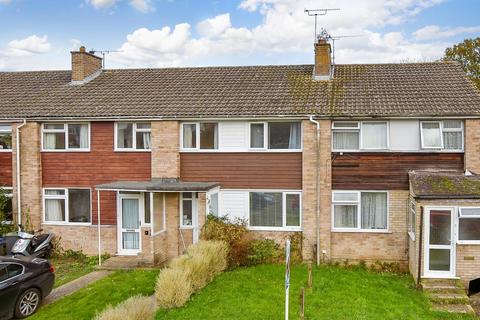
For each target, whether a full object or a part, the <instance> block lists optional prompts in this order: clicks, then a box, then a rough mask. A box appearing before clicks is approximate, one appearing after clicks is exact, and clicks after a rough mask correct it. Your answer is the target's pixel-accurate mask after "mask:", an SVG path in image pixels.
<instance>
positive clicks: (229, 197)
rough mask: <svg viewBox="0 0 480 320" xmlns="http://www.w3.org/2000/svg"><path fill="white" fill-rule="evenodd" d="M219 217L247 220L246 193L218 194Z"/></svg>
mask: <svg viewBox="0 0 480 320" xmlns="http://www.w3.org/2000/svg"><path fill="white" fill-rule="evenodd" d="M219 215H220V216H225V215H227V216H228V217H229V218H231V219H234V218H240V219H247V218H248V192H247V191H223V190H222V191H221V192H220V193H219Z"/></svg>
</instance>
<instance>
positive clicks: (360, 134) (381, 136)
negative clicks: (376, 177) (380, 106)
mask: <svg viewBox="0 0 480 320" xmlns="http://www.w3.org/2000/svg"><path fill="white" fill-rule="evenodd" d="M332 149H333V150H338V151H344V150H345V151H350V150H386V149H388V122H387V121H362V122H358V121H334V122H333V123H332Z"/></svg>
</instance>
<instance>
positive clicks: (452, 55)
mask: <svg viewBox="0 0 480 320" xmlns="http://www.w3.org/2000/svg"><path fill="white" fill-rule="evenodd" d="M442 60H444V61H458V62H460V64H461V65H462V68H463V70H464V71H465V73H466V74H467V75H468V76H469V77H470V79H472V81H473V82H474V83H475V84H476V85H477V87H478V88H479V89H480V37H478V38H476V39H465V40H464V41H463V42H461V43H458V44H456V45H454V46H453V47H451V48H447V49H446V50H445V54H444V56H443V59H442Z"/></svg>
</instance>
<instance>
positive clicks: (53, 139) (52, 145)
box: [43, 132, 65, 150]
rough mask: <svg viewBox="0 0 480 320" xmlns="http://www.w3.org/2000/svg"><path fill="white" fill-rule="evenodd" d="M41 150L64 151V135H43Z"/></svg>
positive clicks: (56, 133) (59, 133) (61, 133)
mask: <svg viewBox="0 0 480 320" xmlns="http://www.w3.org/2000/svg"><path fill="white" fill-rule="evenodd" d="M43 148H44V149H45V150H63V149H65V133H63V132H55V133H44V134H43Z"/></svg>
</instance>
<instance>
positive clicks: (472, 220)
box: [458, 207, 480, 244]
mask: <svg viewBox="0 0 480 320" xmlns="http://www.w3.org/2000/svg"><path fill="white" fill-rule="evenodd" d="M458 242H459V243H463V244H480V207H461V208H459V209H458Z"/></svg>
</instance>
